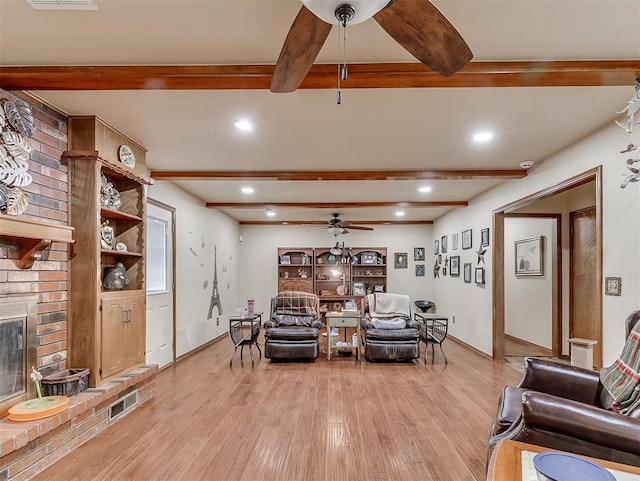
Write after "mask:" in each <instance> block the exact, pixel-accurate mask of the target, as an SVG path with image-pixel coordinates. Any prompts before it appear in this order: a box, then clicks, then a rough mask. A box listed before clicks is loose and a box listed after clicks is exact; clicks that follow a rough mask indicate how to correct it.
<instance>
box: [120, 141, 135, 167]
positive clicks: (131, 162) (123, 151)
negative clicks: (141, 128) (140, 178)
mask: <svg viewBox="0 0 640 481" xmlns="http://www.w3.org/2000/svg"><path fill="white" fill-rule="evenodd" d="M118 159H119V160H120V162H122V163H123V164H124V165H126V166H127V167H131V168H132V169H133V168H134V167H135V166H136V156H135V155H133V150H131V147H129V146H128V145H121V146H120V148H119V149H118Z"/></svg>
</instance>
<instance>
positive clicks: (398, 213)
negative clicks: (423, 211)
mask: <svg viewBox="0 0 640 481" xmlns="http://www.w3.org/2000/svg"><path fill="white" fill-rule="evenodd" d="M396 217H404V211H403V210H399V211H397V212H396Z"/></svg>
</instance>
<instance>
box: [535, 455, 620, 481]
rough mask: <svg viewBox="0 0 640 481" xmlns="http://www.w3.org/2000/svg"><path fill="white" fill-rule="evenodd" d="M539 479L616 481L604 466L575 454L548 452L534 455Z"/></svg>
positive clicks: (542, 480)
mask: <svg viewBox="0 0 640 481" xmlns="http://www.w3.org/2000/svg"><path fill="white" fill-rule="evenodd" d="M533 466H534V467H535V468H536V473H537V475H538V481H616V478H615V477H614V476H613V474H611V473H610V472H609V471H607V470H606V469H604V468H603V467H602V466H600V465H598V464H596V463H594V462H592V461H589V460H588V459H584V458H581V457H579V456H574V455H573V454H566V453H554V452H546V453H540V454H536V455H535V456H534V457H533Z"/></svg>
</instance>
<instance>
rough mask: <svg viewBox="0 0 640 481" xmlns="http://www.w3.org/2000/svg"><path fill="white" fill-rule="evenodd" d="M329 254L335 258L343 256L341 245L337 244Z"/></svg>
mask: <svg viewBox="0 0 640 481" xmlns="http://www.w3.org/2000/svg"><path fill="white" fill-rule="evenodd" d="M329 252H330V253H331V254H333V255H334V256H339V255H341V254H342V248H341V247H340V244H339V243H338V242H336V245H334V246H333V247H332V248H331V249H329Z"/></svg>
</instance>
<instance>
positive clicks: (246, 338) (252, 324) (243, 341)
mask: <svg viewBox="0 0 640 481" xmlns="http://www.w3.org/2000/svg"><path fill="white" fill-rule="evenodd" d="M261 324H262V312H254V313H253V314H245V315H244V316H232V317H230V318H229V337H230V338H231V342H233V356H231V359H230V360H229V367H232V363H233V358H234V357H236V351H237V350H238V347H240V360H241V361H242V351H243V350H244V346H249V357H250V358H251V367H253V351H252V350H251V346H252V345H254V344H255V346H256V348H258V352H259V353H260V358H262V351H261V350H260V345H259V344H258V336H259V335H260V326H261Z"/></svg>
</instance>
